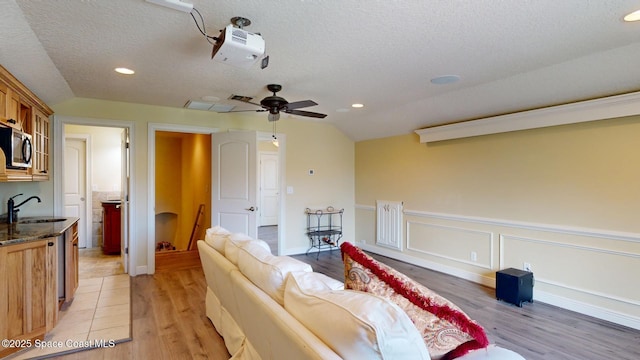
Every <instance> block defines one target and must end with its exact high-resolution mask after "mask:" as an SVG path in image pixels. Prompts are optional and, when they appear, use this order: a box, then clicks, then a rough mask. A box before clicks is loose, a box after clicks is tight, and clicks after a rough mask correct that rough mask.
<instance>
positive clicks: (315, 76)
mask: <svg viewBox="0 0 640 360" xmlns="http://www.w3.org/2000/svg"><path fill="white" fill-rule="evenodd" d="M187 2H189V3H192V4H194V7H195V8H196V9H197V10H199V11H200V13H201V14H202V15H203V17H204V21H205V25H206V30H207V32H208V33H209V34H210V35H212V36H217V35H218V31H219V30H220V29H222V28H223V27H225V26H226V25H227V24H229V23H230V19H231V18H232V17H234V16H243V17H246V18H249V19H250V20H251V21H252V24H251V25H250V26H249V27H247V28H246V30H248V31H251V32H258V33H261V34H262V36H263V38H264V39H265V42H266V46H267V53H268V55H269V56H270V63H269V67H267V68H266V69H264V70H262V69H260V67H259V66H258V65H256V66H254V67H252V68H250V69H242V68H236V67H233V66H229V65H226V64H221V63H217V62H214V61H212V60H211V45H210V44H209V43H208V42H207V41H206V40H205V38H204V37H203V36H202V35H201V34H200V33H199V32H198V30H197V28H196V26H195V24H194V21H193V19H192V18H191V16H190V15H189V14H186V13H183V12H179V11H175V10H171V9H167V8H164V7H160V6H157V5H154V4H151V3H147V2H145V1H144V0H55V1H54V0H40V1H34V0H0V7H1V8H2V9H1V10H2V11H0V31H1V33H2V36H1V37H0V63H1V64H2V65H3V66H5V67H6V68H7V69H8V70H9V71H11V72H12V73H14V75H16V76H17V77H18V78H19V79H21V80H22V81H23V82H24V83H25V85H27V86H29V87H30V88H32V89H33V90H34V92H36V94H38V95H39V96H40V97H41V98H42V99H43V100H44V101H45V102H47V103H49V104H50V105H53V104H55V103H58V102H60V101H64V100H66V99H68V98H71V97H74V96H75V97H85V98H97V99H107V100H117V101H126V102H133V103H142V104H152V105H163V106H172V107H183V106H184V104H185V103H186V102H187V101H188V100H191V99H193V100H200V99H201V98H202V97H203V96H215V97H218V98H220V99H222V100H221V101H219V102H218V103H222V104H231V105H236V106H237V107H236V110H240V109H253V107H252V106H251V105H248V104H243V103H239V102H237V101H232V100H227V98H228V97H229V95H231V94H241V95H248V96H253V97H255V100H256V101H259V100H260V99H261V98H262V97H264V96H266V95H268V94H269V93H268V92H267V90H266V87H265V85H266V84H269V83H279V84H282V85H283V90H282V92H281V93H279V95H281V96H283V97H285V98H286V99H287V100H289V101H290V102H293V101H299V100H306V99H312V100H314V101H316V102H317V103H318V104H319V105H318V106H314V107H311V108H305V109H304V110H308V111H314V112H322V113H326V114H328V116H327V117H326V118H325V119H322V120H318V119H310V118H301V117H295V118H296V119H299V120H300V121H323V122H331V123H333V124H335V126H336V127H338V128H339V129H341V130H342V131H344V132H345V133H346V134H347V135H348V136H349V137H350V138H351V139H353V140H356V141H358V140H364V139H371V138H379V137H385V136H391V135H398V134H406V133H410V132H412V131H413V130H416V129H419V128H424V127H428V126H433V125H437V124H444V123H452V122H458V121H464V120H470V119H476V118H482V117H486V116H492V115H498V114H505V113H511V112H517V111H522V110H528V109H534V108H540V107H546V106H552V105H558V104H563V103H568V102H574V101H580V100H586V99H592V98H596V97H602V96H608V95H615V94H621V93H627V92H635V91H640V66H638V65H637V64H640V23H624V22H623V21H622V20H621V18H622V17H623V16H624V15H625V14H626V13H628V12H631V11H633V10H637V9H638V8H640V3H639V2H638V1H637V0H598V1H584V0H562V1H557V0H519V1H496V0H475V1H463V0H457V1H455V0H448V1H444V0H439V1H436V0H406V1H399V0H387V1H382V0H350V1H344V0H342V1H340V0H278V1H266V0H263V1H259V0H243V1H240V0H225V1H218V0H191V1H187ZM117 66H125V67H130V68H132V69H134V70H136V75H134V76H132V77H125V76H122V75H118V74H116V73H115V72H113V69H114V68H115V67H117ZM450 74H455V75H458V76H460V78H461V80H460V81H459V82H457V83H454V84H447V85H434V84H432V83H431V82H430V79H432V78H434V77H437V76H441V75H450ZM355 102H359V103H363V104H364V105H365V107H364V108H362V109H351V108H350V105H351V104H352V103H355ZM340 109H349V111H347V112H342V111H338V110H340ZM194 111H195V110H194ZM248 114H251V113H248ZM258 115H259V116H258ZM214 116H231V115H229V114H216V113H212V117H214ZM248 116H249V115H248ZM251 116H254V115H253V114H252V115H251ZM255 116H256V121H266V115H264V114H256V115H255Z"/></svg>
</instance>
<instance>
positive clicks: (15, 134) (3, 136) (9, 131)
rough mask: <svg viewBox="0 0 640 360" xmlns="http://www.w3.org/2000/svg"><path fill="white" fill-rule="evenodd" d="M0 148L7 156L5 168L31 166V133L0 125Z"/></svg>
mask: <svg viewBox="0 0 640 360" xmlns="http://www.w3.org/2000/svg"><path fill="white" fill-rule="evenodd" d="M0 148H1V149H2V151H3V152H4V156H5V157H6V158H7V169H25V168H30V167H31V157H32V155H33V147H32V142H31V135H29V134H27V133H24V132H22V131H19V130H16V129H14V128H10V127H2V126H0Z"/></svg>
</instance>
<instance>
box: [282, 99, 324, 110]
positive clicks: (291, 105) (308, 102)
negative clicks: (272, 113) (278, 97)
mask: <svg viewBox="0 0 640 360" xmlns="http://www.w3.org/2000/svg"><path fill="white" fill-rule="evenodd" d="M315 105H318V103H316V102H315V101H312V100H302V101H294V102H292V103H288V104H286V105H285V106H284V107H285V108H286V109H289V110H295V109H300V108H304V107H309V106H315Z"/></svg>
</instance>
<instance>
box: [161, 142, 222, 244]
mask: <svg viewBox="0 0 640 360" xmlns="http://www.w3.org/2000/svg"><path fill="white" fill-rule="evenodd" d="M155 168H156V178H155V184H156V204H155V210H156V241H159V238H161V237H163V236H164V234H161V231H160V230H162V228H165V227H166V228H165V230H166V231H167V232H171V236H170V239H167V240H164V239H163V241H170V242H171V243H172V244H173V245H174V246H175V247H176V249H178V250H186V249H187V247H188V245H189V239H190V237H191V232H192V230H193V228H194V222H195V220H196V215H197V212H198V208H199V206H200V204H203V205H204V206H205V208H204V209H205V212H204V216H203V219H202V221H201V228H200V229H198V231H197V233H196V236H199V237H197V239H202V238H204V230H205V229H206V228H209V227H211V211H210V209H211V137H210V136H209V135H205V134H190V133H178V132H168V131H158V132H156V166H155ZM170 225H173V226H175V229H170V228H169V227H170Z"/></svg>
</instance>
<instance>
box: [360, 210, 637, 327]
mask: <svg viewBox="0 0 640 360" xmlns="http://www.w3.org/2000/svg"><path fill="white" fill-rule="evenodd" d="M379 211H380V210H379V205H376V206H375V207H374V206H366V205H356V211H355V212H356V239H357V243H358V244H357V245H358V246H360V247H362V248H363V249H365V250H368V251H371V252H374V253H378V254H381V255H384V256H389V257H392V258H395V259H398V260H402V261H406V262H409V263H413V264H415V265H418V266H422V267H426V268H429V269H433V270H436V271H441V272H444V273H447V274H451V275H454V276H458V277H461V278H465V279H467V280H471V281H474V282H478V283H481V284H484V285H487V286H491V287H495V272H496V271H498V270H501V269H505V268H509V267H514V268H518V269H522V268H523V267H524V265H525V263H526V264H528V265H530V266H531V270H532V271H533V273H534V278H535V286H534V292H533V296H534V300H535V301H541V302H545V303H549V304H552V305H556V306H559V307H563V308H567V309H570V310H573V311H577V312H581V313H584V314H587V315H590V316H594V317H598V318H601V319H604V320H608V321H612V322H615V323H618V324H622V325H625V326H629V327H632V328H635V329H640V287H638V286H636V285H637V284H638V280H637V275H638V269H640V234H636V233H624V232H616V231H608V230H600V229H588V228H576V227H571V226H559V225H548V224H536V223H525V222H514V221H508V220H502V219H489V218H480V217H471V216H461V215H454V214H441V213H431V212H424V211H417V210H409V209H404V210H403V211H402V212H403V215H404V216H403V217H402V222H403V228H404V229H405V231H404V237H403V238H402V239H401V240H400V241H401V245H400V246H399V247H398V248H397V249H390V248H389V247H388V246H379V244H377V241H376V239H375V238H373V234H375V233H376V230H375V229H372V227H374V226H376V227H378V226H379V224H377V222H376V219H378V215H377V214H378V212H379Z"/></svg>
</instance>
